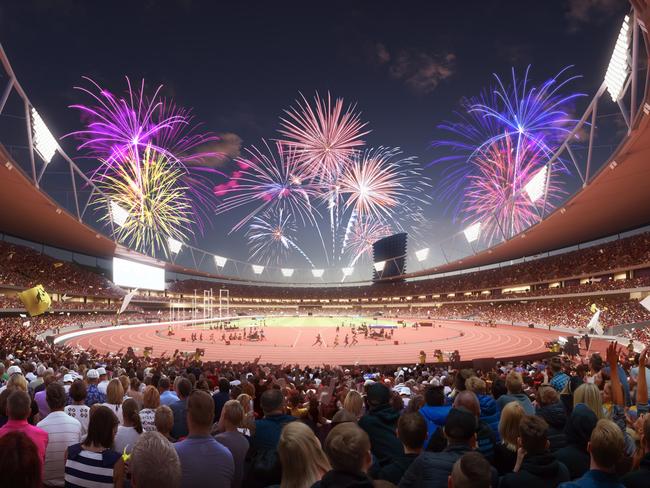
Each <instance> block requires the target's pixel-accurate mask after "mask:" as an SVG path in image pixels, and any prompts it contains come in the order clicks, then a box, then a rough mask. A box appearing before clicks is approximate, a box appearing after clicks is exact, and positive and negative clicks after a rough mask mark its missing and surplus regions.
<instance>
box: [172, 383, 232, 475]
mask: <svg viewBox="0 0 650 488" xmlns="http://www.w3.org/2000/svg"><path fill="white" fill-rule="evenodd" d="M213 416H214V400H213V399H212V396H210V394H209V393H207V392H204V391H201V390H194V391H193V392H191V393H190V395H189V396H188V398H187V425H188V429H189V435H188V436H187V438H186V439H184V440H182V441H180V442H177V443H176V444H174V448H175V449H176V452H177V453H178V458H179V459H180V462H181V473H182V475H181V485H182V486H183V488H194V487H196V488H202V487H204V486H205V485H206V484H207V483H210V484H211V485H214V486H231V485H232V483H233V480H234V478H235V463H234V461H233V457H232V454H231V453H230V451H229V450H228V449H227V448H226V447H224V446H223V445H221V444H220V443H219V442H217V441H216V440H215V439H214V437H212V436H211V435H210V430H211V429H212V419H213Z"/></svg>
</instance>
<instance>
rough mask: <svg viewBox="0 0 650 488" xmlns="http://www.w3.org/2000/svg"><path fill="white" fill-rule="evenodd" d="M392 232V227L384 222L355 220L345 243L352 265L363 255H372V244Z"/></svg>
mask: <svg viewBox="0 0 650 488" xmlns="http://www.w3.org/2000/svg"><path fill="white" fill-rule="evenodd" d="M392 233H393V231H392V229H391V227H390V226H389V225H387V224H385V223H383V222H380V221H377V220H373V219H361V220H355V222H354V224H353V225H352V226H351V228H350V233H349V237H348V239H347V242H346V243H345V244H344V248H345V252H346V253H347V254H348V255H349V256H350V259H351V261H350V266H354V265H355V264H356V262H357V261H358V260H359V259H360V258H362V257H363V256H368V255H371V254H372V245H373V244H374V243H375V242H377V241H378V240H379V239H382V238H384V237H388V236H389V235H391V234H392Z"/></svg>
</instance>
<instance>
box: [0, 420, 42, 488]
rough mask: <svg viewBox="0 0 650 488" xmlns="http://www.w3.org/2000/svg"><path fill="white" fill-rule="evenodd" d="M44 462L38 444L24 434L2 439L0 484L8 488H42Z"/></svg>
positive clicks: (16, 432)
mask: <svg viewBox="0 0 650 488" xmlns="http://www.w3.org/2000/svg"><path fill="white" fill-rule="evenodd" d="M41 467H42V461H41V459H40V456H39V453H38V448H37V447H36V444H34V442H33V441H32V440H31V439H30V438H29V437H28V436H27V435H26V434H24V433H23V432H19V431H14V432H10V433H8V434H5V435H3V436H2V437H0V473H1V474H0V484H1V485H2V486H3V487H7V488H9V487H10V488H40V487H41V479H42V477H41V473H42V470H41Z"/></svg>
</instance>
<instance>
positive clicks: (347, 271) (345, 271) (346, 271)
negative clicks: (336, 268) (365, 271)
mask: <svg viewBox="0 0 650 488" xmlns="http://www.w3.org/2000/svg"><path fill="white" fill-rule="evenodd" d="M341 271H343V276H351V275H352V273H354V268H353V267H351V266H350V267H348V268H341Z"/></svg>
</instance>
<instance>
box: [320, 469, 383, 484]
mask: <svg viewBox="0 0 650 488" xmlns="http://www.w3.org/2000/svg"><path fill="white" fill-rule="evenodd" d="M311 488H372V480H371V479H370V478H368V477H367V476H366V475H365V474H364V473H356V474H350V473H344V472H342V471H336V470H334V469H333V470H332V471H328V472H327V473H325V475H324V476H323V478H322V479H321V480H320V481H317V482H316V483H314V484H313V485H311Z"/></svg>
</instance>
